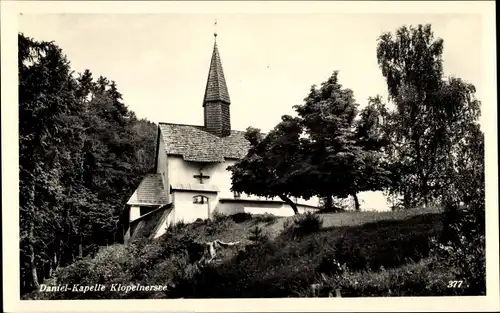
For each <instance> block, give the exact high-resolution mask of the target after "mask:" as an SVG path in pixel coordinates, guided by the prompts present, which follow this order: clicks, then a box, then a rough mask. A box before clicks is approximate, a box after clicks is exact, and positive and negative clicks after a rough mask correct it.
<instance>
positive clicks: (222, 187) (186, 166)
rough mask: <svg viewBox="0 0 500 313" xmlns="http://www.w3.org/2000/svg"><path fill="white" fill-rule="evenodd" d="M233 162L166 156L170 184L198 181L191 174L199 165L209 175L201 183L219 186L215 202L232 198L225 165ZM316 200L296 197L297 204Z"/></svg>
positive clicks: (311, 204)
mask: <svg viewBox="0 0 500 313" xmlns="http://www.w3.org/2000/svg"><path fill="white" fill-rule="evenodd" d="M235 163H236V160H226V161H225V162H221V163H206V164H199V163H193V162H186V161H184V159H183V158H182V157H181V156H173V155H170V156H168V159H167V164H168V174H169V179H170V183H171V184H187V183H199V180H198V179H197V178H194V177H193V175H198V174H199V171H200V167H202V172H203V175H207V176H210V178H208V179H204V180H203V183H204V184H208V185H215V186H217V187H218V188H219V194H218V197H217V202H218V199H219V198H234V196H233V192H231V172H230V171H228V170H227V167H228V166H231V165H233V164H235ZM240 199H248V200H265V198H264V197H257V196H253V195H251V196H250V195H247V194H245V193H243V194H241V195H240ZM268 200H275V201H281V199H280V198H279V197H274V198H269V199H268ZM318 200H319V199H318V197H312V198H310V199H308V200H304V199H302V198H298V199H297V204H303V205H310V206H317V205H318Z"/></svg>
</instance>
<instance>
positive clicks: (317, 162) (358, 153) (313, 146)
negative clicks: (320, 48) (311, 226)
mask: <svg viewBox="0 0 500 313" xmlns="http://www.w3.org/2000/svg"><path fill="white" fill-rule="evenodd" d="M372 102H373V103H371V104H370V105H369V106H368V107H366V108H365V109H363V111H362V112H361V118H360V119H359V120H356V117H357V115H358V109H357V107H358V104H357V103H356V102H355V99H354V95H353V92H352V90H350V89H345V88H343V87H342V85H341V84H339V82H338V72H337V71H335V72H334V73H333V74H332V75H331V76H330V78H329V79H328V80H327V81H325V82H324V83H322V85H321V87H320V88H319V89H317V88H316V86H312V88H311V91H310V93H309V95H308V96H307V97H306V99H305V100H304V104H303V105H298V106H295V110H296V111H297V113H298V115H299V117H300V118H301V124H302V125H303V126H304V130H305V135H306V138H307V139H306V140H304V149H303V150H304V151H307V154H306V155H305V159H304V160H303V162H304V164H307V165H308V166H307V167H304V168H305V169H306V173H307V174H305V175H306V176H308V181H307V184H308V185H309V186H312V187H311V188H312V189H313V190H314V193H315V194H317V195H319V196H320V197H325V198H326V204H325V206H326V208H327V209H330V208H331V205H332V196H336V197H339V198H345V197H347V196H349V195H351V196H352V197H353V198H354V201H355V205H356V210H360V205H359V201H358V198H357V193H358V192H361V191H367V190H380V189H382V188H383V187H384V186H385V185H386V184H387V180H388V177H387V172H386V170H385V168H384V167H383V164H382V163H381V155H380V153H379V151H380V149H381V148H382V147H383V146H384V145H385V141H384V138H383V136H382V135H381V131H380V123H379V115H381V114H382V113H381V112H379V111H380V110H382V109H383V108H384V106H383V105H382V104H381V103H380V102H376V101H372Z"/></svg>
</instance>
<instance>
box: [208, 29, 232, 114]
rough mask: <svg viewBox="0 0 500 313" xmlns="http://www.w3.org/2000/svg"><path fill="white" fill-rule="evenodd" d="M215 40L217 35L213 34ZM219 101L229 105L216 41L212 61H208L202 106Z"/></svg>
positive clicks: (229, 101)
mask: <svg viewBox="0 0 500 313" xmlns="http://www.w3.org/2000/svg"><path fill="white" fill-rule="evenodd" d="M214 37H215V38H217V33H215V34H214ZM212 101H221V102H225V103H228V104H229V103H231V100H230V99H229V93H228V91H227V85H226V79H225V78H224V72H223V70H222V62H221V60H220V56H219V49H218V48H217V41H216V40H215V42H214V50H213V52H212V60H211V61H210V69H209V72H208V79H207V86H206V88H205V97H204V99H203V106H205V104H206V103H207V102H212Z"/></svg>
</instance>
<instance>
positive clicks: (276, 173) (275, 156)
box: [228, 115, 304, 214]
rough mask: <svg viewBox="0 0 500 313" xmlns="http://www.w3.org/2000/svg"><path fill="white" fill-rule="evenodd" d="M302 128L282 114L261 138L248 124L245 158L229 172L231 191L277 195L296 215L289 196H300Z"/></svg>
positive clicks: (264, 195)
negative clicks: (248, 143) (278, 121)
mask: <svg viewBox="0 0 500 313" xmlns="http://www.w3.org/2000/svg"><path fill="white" fill-rule="evenodd" d="M301 133H302V128H301V125H300V123H299V120H298V119H297V118H293V117H291V116H288V115H285V116H283V117H282V121H281V122H280V123H279V124H278V125H276V127H274V129H273V130H271V131H270V132H269V133H268V134H267V135H266V136H265V137H264V138H263V136H262V134H261V133H260V130H259V129H256V128H252V127H249V128H248V129H247V132H246V134H245V138H246V139H247V140H248V141H249V142H250V149H249V152H248V154H247V155H246V157H244V158H243V159H241V160H239V161H238V162H237V163H236V164H235V165H233V166H229V167H228V170H229V171H231V179H232V187H231V190H232V191H238V192H246V193H249V194H253V195H257V196H262V197H275V196H278V197H280V198H281V199H282V200H283V201H284V202H286V203H287V204H288V205H290V207H291V208H292V209H293V211H294V213H295V214H298V213H299V211H298V209H297V205H296V204H295V202H293V201H292V200H291V199H290V197H300V196H303V195H304V190H303V189H304V188H303V186H302V184H300V174H298V173H300V168H299V167H300V166H301V165H302V164H301V158H302V151H301V145H300V141H301V140H300V134H301Z"/></svg>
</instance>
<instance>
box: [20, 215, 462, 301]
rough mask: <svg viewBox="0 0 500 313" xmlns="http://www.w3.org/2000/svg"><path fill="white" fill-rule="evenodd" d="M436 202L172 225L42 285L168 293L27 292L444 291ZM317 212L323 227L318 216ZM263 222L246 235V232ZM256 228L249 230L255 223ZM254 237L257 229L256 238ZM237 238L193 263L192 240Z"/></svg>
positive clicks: (147, 295) (253, 293)
mask: <svg viewBox="0 0 500 313" xmlns="http://www.w3.org/2000/svg"><path fill="white" fill-rule="evenodd" d="M443 218H444V216H443V213H441V212H440V211H439V210H438V209H427V210H412V211H396V212H378V213H377V212H344V213H330V214H318V215H304V216H302V217H300V220H301V222H297V223H294V222H293V221H294V220H296V219H297V217H295V218H294V217H286V218H280V217H274V216H272V215H263V216H250V215H246V214H238V215H234V216H229V217H225V216H216V218H215V219H214V220H213V221H209V220H205V221H199V222H197V223H193V224H188V225H183V224H178V225H176V226H175V227H172V228H170V229H169V230H168V232H167V233H166V234H165V235H164V236H162V237H160V238H158V239H156V240H154V241H152V242H151V241H147V240H143V241H136V242H133V243H131V244H129V245H113V246H109V247H106V248H103V249H101V251H99V252H98V253H97V255H96V256H95V258H93V259H91V258H86V259H82V260H79V261H77V262H75V263H74V264H72V265H70V266H68V267H66V268H61V269H59V271H58V272H57V274H56V278H54V279H53V281H48V282H46V284H55V283H59V284H82V285H85V284H89V285H93V284H95V283H96V282H97V283H101V284H106V285H111V284H117V283H121V284H123V285H128V284H141V285H155V284H157V285H168V286H169V290H168V291H165V292H128V293H123V292H122V293H117V292H111V291H109V292H100V293H85V294H83V293H71V292H67V293H60V294H57V293H52V294H48V293H37V294H31V295H29V296H28V298H37V299H39V298H44V299H46V298H47V297H53V298H54V297H55V298H61V297H63V298H65V299H67V298H79V299H89V298H191V297H195V298H215V297H219V298H226V297H235V298H238V297H301V296H311V288H310V286H311V284H315V283H321V290H322V291H319V293H318V295H319V296H328V294H329V293H331V292H332V291H333V290H334V289H339V290H340V291H341V294H342V296H343V297H349V296H390V295H396V296H397V295H399V296H403V295H412V296H416V295H421V296H425V295H450V294H454V293H456V292H457V291H455V290H453V289H447V288H446V284H447V283H448V281H449V280H452V279H454V277H453V274H452V273H453V271H451V270H450V269H443V268H441V267H440V265H439V262H436V261H435V260H434V258H433V256H432V254H431V253H430V251H431V244H430V243H431V242H432V241H431V238H434V237H438V236H440V234H441V233H442V225H443V223H442V222H443ZM319 220H323V223H322V225H319V224H320V223H317V221H319ZM255 227H258V228H261V230H262V231H261V234H260V236H257V237H258V238H252V230H254V229H255ZM254 235H255V231H254ZM254 237H255V236H254ZM215 239H219V240H222V241H241V242H240V244H238V245H236V246H234V247H228V248H225V249H223V250H221V251H220V252H219V255H218V258H219V259H218V260H216V261H215V262H213V263H211V264H209V265H208V266H206V267H203V268H200V267H199V266H197V265H195V263H196V262H195V261H196V260H197V259H199V256H195V255H193V253H191V250H190V249H191V248H190V247H192V244H193V242H207V241H212V240H215Z"/></svg>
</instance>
